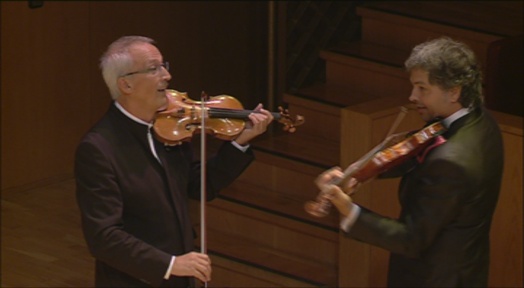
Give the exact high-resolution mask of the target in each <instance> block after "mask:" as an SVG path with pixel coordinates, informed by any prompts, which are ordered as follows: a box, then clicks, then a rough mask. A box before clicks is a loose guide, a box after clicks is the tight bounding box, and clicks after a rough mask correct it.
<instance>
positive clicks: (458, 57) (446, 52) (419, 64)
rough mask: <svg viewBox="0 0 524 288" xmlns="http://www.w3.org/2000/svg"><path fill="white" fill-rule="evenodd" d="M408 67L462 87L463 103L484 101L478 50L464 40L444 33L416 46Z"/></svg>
mask: <svg viewBox="0 0 524 288" xmlns="http://www.w3.org/2000/svg"><path fill="white" fill-rule="evenodd" d="M404 65H405V67H406V69H407V70H408V71H411V70H413V69H422V70H425V71H427V72H428V74H429V83H431V84H436V85H438V86H440V87H441V88H442V89H444V90H449V89H451V88H453V87H459V86H460V87H462V92H461V95H460V99H459V101H460V103H461V104H462V106H463V107H471V108H475V107H479V106H480V105H482V103H483V101H484V100H483V96H482V73H481V70H480V67H479V63H477V60H476V57H475V53H473V51H472V50H471V49H470V48H469V47H468V46H466V45H465V44H464V43H461V42H458V41H455V40H452V39H450V38H448V37H441V38H438V39H434V40H430V41H427V42H424V43H422V44H419V45H417V46H415V48H413V50H412V52H411V55H410V56H409V58H408V59H407V60H406V62H405V63H404Z"/></svg>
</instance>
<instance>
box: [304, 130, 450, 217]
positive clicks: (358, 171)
mask: <svg viewBox="0 0 524 288" xmlns="http://www.w3.org/2000/svg"><path fill="white" fill-rule="evenodd" d="M445 131H446V128H445V127H444V125H442V123H441V122H435V123H433V124H431V125H428V126H426V127H424V128H423V129H421V130H419V131H417V132H415V133H412V132H403V133H397V134H394V135H391V136H389V137H386V139H385V140H384V141H382V142H381V143H380V144H379V145H377V146H376V147H375V148H373V149H372V150H370V151H369V152H368V153H366V154H365V155H364V156H363V157H362V158H360V159H359V160H357V161H356V162H355V163H353V164H352V165H350V166H349V167H348V168H347V169H346V170H345V171H344V174H343V176H342V177H341V178H338V179H335V180H333V181H332V183H330V184H335V185H337V186H339V187H343V186H344V185H345V184H346V183H347V181H349V180H350V179H351V178H355V179H356V180H357V181H358V182H359V183H364V182H366V181H369V180H370V179H372V178H374V177H375V176H377V175H379V174H381V173H383V172H385V171H387V170H389V169H391V168H393V167H396V166H398V165H401V164H402V163H405V162H406V161H407V160H409V159H412V158H413V157H415V156H416V155H418V154H419V153H420V152H421V151H423V150H424V149H425V148H426V147H427V146H429V144H431V143H432V142H433V141H431V140H432V139H434V138H435V137H437V136H439V135H441V134H442V133H444V132H445ZM406 135H409V136H406ZM399 139H402V140H400V141H399ZM331 206H332V204H331V202H330V201H329V199H327V192H326V191H321V192H320V194H319V195H318V196H317V198H316V200H315V201H308V202H306V204H305V205H304V209H305V210H306V212H308V213H309V214H311V215H313V216H316V217H324V216H326V215H328V214H329V212H330V209H331Z"/></svg>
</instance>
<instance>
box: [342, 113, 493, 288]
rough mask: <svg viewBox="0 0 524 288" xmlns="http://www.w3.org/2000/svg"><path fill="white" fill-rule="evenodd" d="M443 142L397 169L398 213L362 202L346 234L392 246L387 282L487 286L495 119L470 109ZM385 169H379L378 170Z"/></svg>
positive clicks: (453, 126)
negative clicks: (389, 213)
mask: <svg viewBox="0 0 524 288" xmlns="http://www.w3.org/2000/svg"><path fill="white" fill-rule="evenodd" d="M443 136H444V137H445V138H446V139H447V142H445V143H444V144H442V145H440V146H438V147H436V148H433V149H432V150H431V151H429V152H428V153H427V154H426V158H425V159H424V161H423V162H422V163H418V162H417V161H416V160H415V159H413V160H411V161H410V162H409V163H407V165H403V166H402V167H398V169H397V170H396V171H395V169H393V170H392V171H388V172H387V173H389V174H390V175H395V174H397V175H398V174H403V177H402V180H401V183H400V187H399V201H400V204H401V213H400V216H399V219H398V220H397V219H389V218H387V217H382V216H380V215H378V214H376V213H374V212H372V211H369V210H367V209H365V208H363V209H362V213H361V214H360V216H359V217H358V218H357V220H356V222H355V223H354V225H353V227H352V228H351V230H350V231H349V234H348V236H350V237H352V238H354V239H357V240H360V241H363V242H366V243H370V244H373V245H376V246H379V247H382V248H384V249H386V250H389V251H391V257H390V263H389V275H388V285H389V286H393V287H397V286H398V287H477V286H487V277H488V268H489V231H490V225H491V220H492V216H493V211H494V209H495V206H496V203H497V199H498V194H499V189H500V183H501V177H502V169H503V143H502V136H501V133H500V130H499V127H498V125H497V123H496V122H495V121H494V119H493V118H492V117H491V116H490V115H489V114H488V112H487V111H485V110H482V109H477V110H475V111H473V112H471V113H469V114H467V115H465V116H463V117H461V118H459V119H457V120H456V121H455V122H453V123H452V125H451V127H449V129H448V130H447V132H445V133H444V135H443ZM382 176H385V175H382Z"/></svg>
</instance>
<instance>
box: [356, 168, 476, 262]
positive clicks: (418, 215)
mask: <svg viewBox="0 0 524 288" xmlns="http://www.w3.org/2000/svg"><path fill="white" fill-rule="evenodd" d="M470 182H471V181H469V180H468V177H467V175H466V173H465V171H464V169H463V168H462V167H460V166H459V165H456V164H454V163H452V162H450V161H446V160H435V161H433V162H432V163H428V164H427V165H426V166H425V167H424V168H423V170H421V171H419V173H418V174H417V176H416V177H410V176H409V175H408V176H407V177H405V178H404V179H403V180H402V183H401V189H405V190H407V191H409V195H406V199H403V200H402V201H404V203H403V205H402V206H403V211H402V215H401V216H400V218H399V220H397V219H392V218H388V217H384V216H381V215H379V214H377V213H375V212H372V211H370V210H368V209H365V208H362V211H361V213H360V215H359V217H358V218H357V220H356V221H355V223H354V225H353V227H352V228H351V230H350V231H349V233H347V236H349V237H351V238H354V239H356V240H359V241H362V242H366V243H369V244H372V245H375V246H378V247H381V248H384V249H386V250H389V251H391V252H393V253H397V254H402V255H405V256H407V257H418V256H419V255H420V253H422V252H423V251H424V250H425V249H426V248H427V247H428V246H430V245H431V244H432V242H433V241H434V239H435V238H436V237H437V235H438V234H439V232H440V231H441V230H442V229H443V227H445V226H446V225H447V224H449V223H450V222H451V221H452V220H453V219H454V218H455V217H456V215H457V214H458V213H459V212H460V210H461V206H462V205H463V204H464V203H465V201H466V198H467V195H468V194H469V190H470V189H472V188H471V187H474V185H471V183H470Z"/></svg>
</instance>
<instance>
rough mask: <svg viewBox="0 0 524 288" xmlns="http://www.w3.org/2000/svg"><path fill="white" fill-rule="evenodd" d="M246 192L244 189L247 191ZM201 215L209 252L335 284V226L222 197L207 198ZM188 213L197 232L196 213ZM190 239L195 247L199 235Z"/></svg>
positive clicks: (282, 273)
mask: <svg viewBox="0 0 524 288" xmlns="http://www.w3.org/2000/svg"><path fill="white" fill-rule="evenodd" d="M247 190H248V189H246V190H245V191H244V192H246V193H249V191H247ZM191 204H192V205H193V207H192V209H191V211H192V212H193V213H195V212H197V211H199V207H197V206H198V205H200V203H197V202H196V201H192V202H191ZM206 214H207V217H206V220H207V221H206V227H207V229H206V231H207V232H206V239H207V249H208V252H209V253H210V254H211V255H218V256H220V257H222V258H226V259H228V260H230V261H234V262H236V263H240V264H243V265H247V266H251V267H255V268H257V269H261V270H264V271H269V272H271V273H274V274H277V275H280V277H285V278H288V279H292V280H295V281H301V282H304V283H307V284H309V285H314V286H334V285H336V270H337V269H336V263H337V259H338V256H337V249H338V244H337V243H338V232H337V230H330V229H326V228H325V227H320V226H316V225H310V224H308V223H304V222H302V221H296V220H294V219H290V218H289V217H285V216H284V217H283V216H281V215H276V214H273V213H271V212H268V211H264V210H262V209H258V208H255V207H250V206H249V205H244V204H243V203H237V202H236V201H230V200H228V199H223V198H219V199H215V200H214V201H212V202H209V203H208V204H207V206H206ZM192 217H193V218H194V219H196V220H195V221H194V222H195V223H196V224H195V230H196V231H200V225H199V223H200V222H201V221H200V219H198V215H196V214H193V215H192ZM195 243H196V244H197V245H200V244H199V243H200V239H197V240H196V242H195ZM222 276H223V275H222ZM255 278H256V276H255ZM228 281H229V282H228V283H235V281H234V280H232V279H229V280H228ZM228 286H229V285H228ZM289 287H294V286H289Z"/></svg>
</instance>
